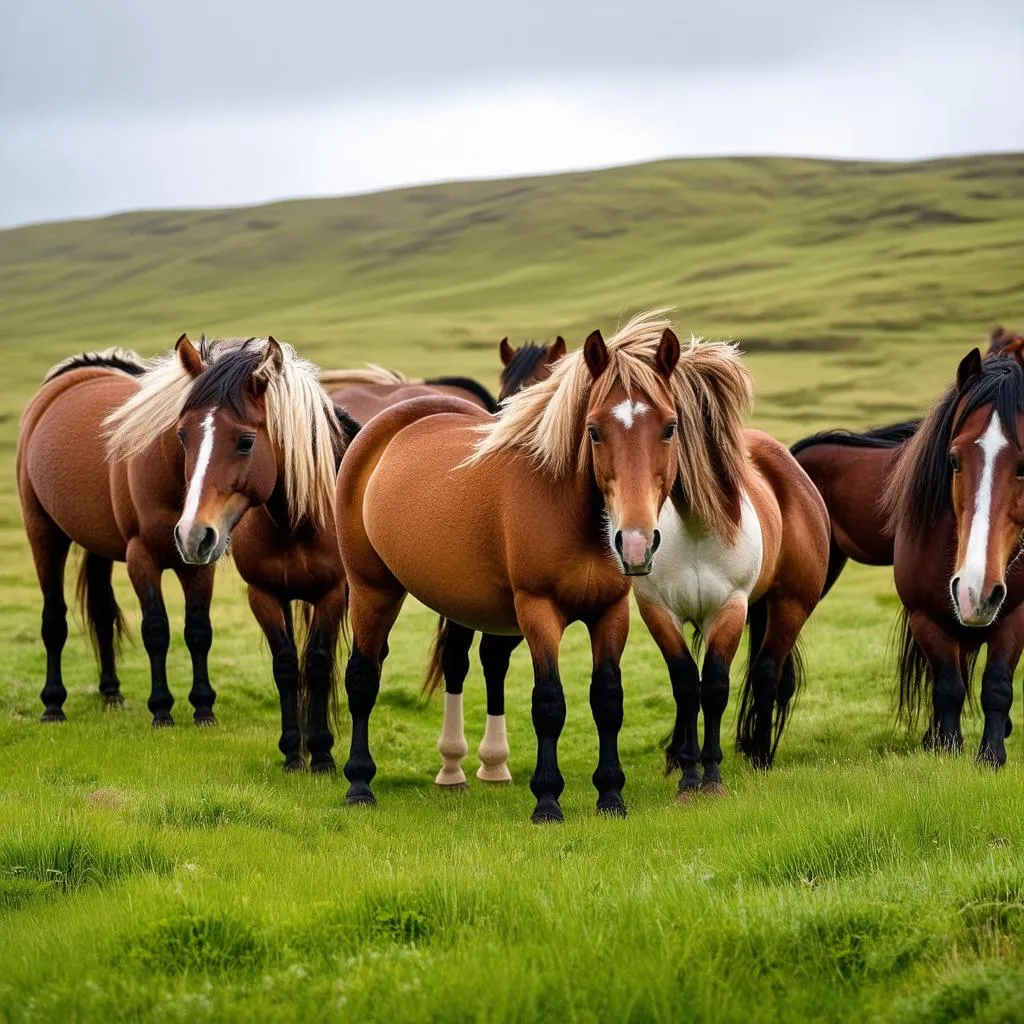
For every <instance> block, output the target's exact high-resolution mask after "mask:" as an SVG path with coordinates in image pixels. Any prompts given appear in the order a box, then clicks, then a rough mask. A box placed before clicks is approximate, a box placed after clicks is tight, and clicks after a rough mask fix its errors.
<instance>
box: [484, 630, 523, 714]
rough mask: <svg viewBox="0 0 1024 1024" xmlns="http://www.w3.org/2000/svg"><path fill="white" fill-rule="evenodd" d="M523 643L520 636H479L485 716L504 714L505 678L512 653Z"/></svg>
mask: <svg viewBox="0 0 1024 1024" xmlns="http://www.w3.org/2000/svg"><path fill="white" fill-rule="evenodd" d="M522 642H523V638H522V637H521V636H496V635H494V634H491V633H481V634H480V665H481V667H482V668H483V670H484V683H485V685H486V686H487V714H489V715H503V714H505V678H506V677H507V676H508V664H509V661H510V659H511V658H512V652H513V651H514V650H515V649H516V648H517V647H518V646H519V645H520V644H521V643H522Z"/></svg>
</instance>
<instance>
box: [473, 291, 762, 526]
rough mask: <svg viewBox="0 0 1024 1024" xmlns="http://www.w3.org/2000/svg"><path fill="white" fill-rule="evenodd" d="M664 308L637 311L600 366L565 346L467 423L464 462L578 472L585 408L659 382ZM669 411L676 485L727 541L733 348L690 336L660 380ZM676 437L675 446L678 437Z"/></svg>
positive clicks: (734, 405)
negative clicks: (541, 373)
mask: <svg viewBox="0 0 1024 1024" xmlns="http://www.w3.org/2000/svg"><path fill="white" fill-rule="evenodd" d="M666 312H667V310H664V309H654V310H648V311H647V312H643V313H638V314H637V315H636V316H634V317H633V318H632V319H631V320H630V321H629V323H627V324H626V326H625V327H623V328H622V329H621V330H620V331H618V332H617V333H616V334H615V335H614V336H613V337H612V338H610V339H609V340H608V341H607V342H606V343H605V344H606V346H607V349H608V357H609V363H608V368H607V369H606V370H605V371H604V373H602V374H601V376H600V377H598V378H597V380H594V379H593V378H592V377H591V375H590V370H589V369H588V368H587V365H586V363H585V362H584V359H583V350H582V349H576V350H575V351H573V352H569V353H568V354H567V355H565V356H563V357H562V358H561V359H559V360H558V362H556V363H555V364H554V365H553V367H552V372H551V375H550V376H549V377H547V378H545V379H544V380H542V381H540V382H538V383H537V384H534V385H532V386H531V387H529V388H527V389H526V390H524V391H520V392H518V393H517V394H515V395H513V396H512V397H510V398H508V399H507V400H506V401H505V404H504V405H503V406H502V408H501V409H500V410H499V412H498V414H497V416H496V417H495V419H494V420H493V421H492V422H490V423H487V424H482V425H481V426H480V427H478V428H477V430H478V432H479V434H480V439H479V441H478V442H477V444H476V447H475V450H474V452H473V454H472V455H471V456H470V457H469V459H467V460H466V462H467V464H468V463H473V462H478V461H480V460H482V459H486V458H488V457H489V456H491V455H494V454H497V453H498V452H507V451H521V452H522V453H524V454H525V455H526V456H527V458H529V459H530V460H531V462H532V463H533V464H534V465H535V466H536V467H537V468H538V469H539V470H541V471H543V472H545V473H547V474H548V475H549V476H551V477H553V478H555V479H564V478H565V477H567V476H569V475H570V474H572V473H574V472H579V473H582V472H585V471H586V470H587V468H588V466H589V461H590V446H589V443H588V441H587V436H586V431H585V430H584V429H583V427H584V421H585V417H586V411H587V407H588V405H590V404H591V403H600V402H603V401H604V400H605V399H606V398H607V396H608V394H609V393H610V391H611V389H612V388H613V387H614V385H615V384H621V385H622V387H623V388H625V390H626V393H627V394H632V393H633V391H634V390H635V391H643V392H646V393H648V394H657V393H658V389H659V388H664V386H665V383H666V382H665V379H664V378H663V377H662V376H661V374H660V372H659V371H658V370H657V369H656V368H655V362H654V360H655V355H656V353H657V351H658V345H659V344H660V342H661V338H662V335H663V334H664V332H665V330H666V329H667V328H670V327H671V323H670V321H669V320H667V319H666V318H665V314H666ZM668 385H669V391H670V393H671V396H672V399H673V401H674V403H675V406H676V414H677V416H678V417H679V430H678V432H677V437H678V439H679V440H677V442H676V451H677V472H678V482H679V483H680V484H681V485H682V489H683V492H684V495H685V500H686V502H687V505H688V506H689V508H690V510H691V511H692V512H693V514H694V515H696V516H697V517H698V518H699V519H700V520H701V521H702V522H703V523H704V524H705V525H706V526H708V527H709V528H710V529H711V530H712V531H713V532H714V533H715V535H716V536H718V537H719V538H720V539H722V540H723V541H725V542H730V541H731V540H732V539H733V538H734V537H735V533H736V530H737V529H738V523H737V521H736V519H737V510H738V509H739V494H740V492H741V490H742V489H744V488H745V486H746V484H747V480H748V477H749V473H750V462H749V455H748V451H747V442H746V435H745V433H744V430H743V423H742V420H743V417H744V416H745V415H746V414H747V413H748V412H749V411H750V408H751V406H752V405H753V386H752V383H751V379H750V375H749V373H748V372H747V370H746V368H745V367H744V366H743V363H742V362H741V361H740V357H739V352H738V350H737V348H736V346H735V345H733V344H731V343H728V342H713V341H704V340H703V339H700V338H691V339H690V343H689V345H688V346H687V345H684V346H683V347H682V352H681V354H680V357H679V362H678V363H677V364H676V369H675V370H674V372H673V374H672V378H671V380H670V381H669V382H668ZM684 441H685V443H683V442H684Z"/></svg>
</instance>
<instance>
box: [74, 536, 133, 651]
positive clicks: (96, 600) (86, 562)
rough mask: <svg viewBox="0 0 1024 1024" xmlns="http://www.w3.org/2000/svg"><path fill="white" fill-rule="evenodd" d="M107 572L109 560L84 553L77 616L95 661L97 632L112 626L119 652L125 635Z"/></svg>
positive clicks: (98, 641)
mask: <svg viewBox="0 0 1024 1024" xmlns="http://www.w3.org/2000/svg"><path fill="white" fill-rule="evenodd" d="M110 568H111V565H110V561H109V559H106V558H102V557H100V556H99V555H94V554H92V553H91V552H89V551H86V552H85V553H84V556H83V558H82V564H81V565H80V566H79V568H78V583H77V584H76V586H75V595H76V599H77V605H78V613H79V615H80V617H81V619H82V624H83V625H84V626H85V629H86V632H87V633H88V634H89V642H90V643H91V644H92V649H93V651H94V652H95V653H96V657H97V658H99V656H100V635H99V630H100V629H104V628H107V624H108V623H112V624H113V631H114V648H115V650H119V649H120V647H121V642H122V641H123V640H124V637H125V635H126V634H127V632H128V626H127V624H126V623H125V621H124V615H123V614H122V612H121V608H120V607H119V605H118V603H117V598H116V596H115V595H114V588H113V586H112V585H111V582H110Z"/></svg>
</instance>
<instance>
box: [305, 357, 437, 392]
mask: <svg viewBox="0 0 1024 1024" xmlns="http://www.w3.org/2000/svg"><path fill="white" fill-rule="evenodd" d="M418 383H420V382H419V381H412V380H409V378H408V377H406V375H405V374H404V373H401V372H400V371H398V370H385V369H384V367H383V366H378V365H377V364H376V363H367V364H366V367H365V368H364V369H359V370H321V371H320V385H321V386H322V387H324V388H326V389H327V390H328V391H330V390H331V389H332V388H343V387H348V386H349V385H351V384H376V385H380V386H381V387H394V386H397V385H399V384H418Z"/></svg>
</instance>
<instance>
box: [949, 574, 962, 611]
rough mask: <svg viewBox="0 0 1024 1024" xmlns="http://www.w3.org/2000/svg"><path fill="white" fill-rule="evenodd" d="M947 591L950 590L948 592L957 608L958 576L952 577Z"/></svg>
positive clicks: (958, 598) (958, 597) (958, 601)
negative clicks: (950, 593)
mask: <svg viewBox="0 0 1024 1024" xmlns="http://www.w3.org/2000/svg"><path fill="white" fill-rule="evenodd" d="M949 589H950V591H951V592H952V594H953V600H954V601H955V602H956V603H957V606H959V604H960V577H959V576H954V577H953V578H952V579H951V580H950V581H949Z"/></svg>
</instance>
